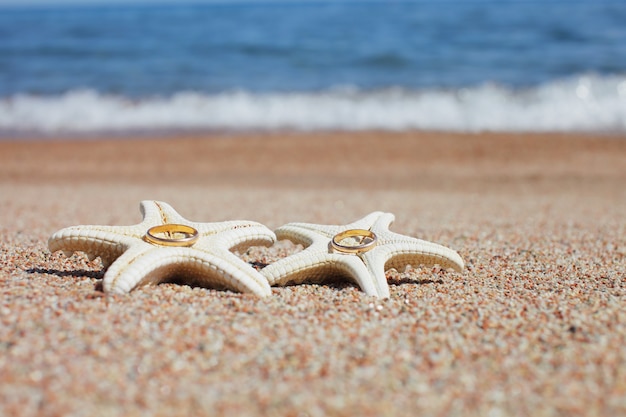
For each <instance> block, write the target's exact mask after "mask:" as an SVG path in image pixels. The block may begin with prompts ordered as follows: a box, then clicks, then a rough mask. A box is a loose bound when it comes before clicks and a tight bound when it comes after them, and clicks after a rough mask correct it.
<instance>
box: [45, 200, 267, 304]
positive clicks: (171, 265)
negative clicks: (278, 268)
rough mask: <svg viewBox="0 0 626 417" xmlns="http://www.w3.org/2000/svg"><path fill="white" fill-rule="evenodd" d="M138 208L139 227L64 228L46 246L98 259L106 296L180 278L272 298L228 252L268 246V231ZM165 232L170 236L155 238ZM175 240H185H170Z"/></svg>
mask: <svg viewBox="0 0 626 417" xmlns="http://www.w3.org/2000/svg"><path fill="white" fill-rule="evenodd" d="M140 209H141V213H142V214H143V221H142V222H141V223H139V224H136V225H133V226H73V227H68V228H65V229H61V230H59V231H58V232H56V233H54V234H53V235H52V236H51V237H50V239H49V240H48V247H49V249H50V251H51V252H56V251H59V250H62V251H64V253H65V255H67V256H70V255H72V253H73V252H74V251H81V252H85V253H86V254H87V255H88V257H89V259H90V260H93V259H95V258H96V257H100V259H101V260H102V263H103V265H104V267H105V268H108V269H107V271H106V273H105V274H104V278H103V281H102V287H103V289H104V291H105V292H111V293H120V294H121V293H128V292H130V291H131V290H132V289H134V288H136V287H139V286H142V285H146V284H158V283H161V282H166V281H168V280H170V279H172V278H179V279H181V280H185V282H190V283H195V284H198V285H202V286H209V287H224V288H229V289H234V290H237V291H240V292H244V293H253V294H256V295H258V296H267V295H270V294H271V289H270V286H269V284H268V282H267V280H266V279H265V278H264V277H263V276H262V275H261V274H259V273H258V272H257V271H256V270H255V269H254V268H253V267H252V266H251V265H249V264H247V263H246V262H244V261H243V260H242V259H240V258H239V257H237V256H236V255H235V254H234V253H233V252H231V250H245V249H247V248H248V247H250V246H257V245H264V246H270V245H271V244H273V243H274V241H275V240H276V237H275V235H274V233H273V232H272V231H271V230H269V229H268V228H267V227H265V226H263V225H262V224H260V223H256V222H250V221H244V220H241V221H226V222H220V223H195V222H191V221H189V220H186V219H185V218H183V217H182V216H181V215H180V214H178V213H177V212H176V211H175V210H174V209H173V208H172V207H171V206H170V205H168V204H167V203H163V202H159V201H149V200H146V201H142V202H141V204H140ZM149 230H150V231H151V233H148V231H149ZM168 231H169V236H170V237H167V238H162V237H160V236H163V235H166V234H167V232H168ZM180 235H183V236H185V237H184V238H172V236H180Z"/></svg>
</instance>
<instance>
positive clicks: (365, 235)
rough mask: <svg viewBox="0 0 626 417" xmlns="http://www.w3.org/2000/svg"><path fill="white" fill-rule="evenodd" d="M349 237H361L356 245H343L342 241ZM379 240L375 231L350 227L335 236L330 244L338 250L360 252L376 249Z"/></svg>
mask: <svg viewBox="0 0 626 417" xmlns="http://www.w3.org/2000/svg"><path fill="white" fill-rule="evenodd" d="M349 237H359V238H361V239H360V240H359V243H358V244H356V245H343V244H342V243H341V242H342V241H343V240H345V239H347V238H349ZM377 241H378V238H377V237H376V234H375V233H374V232H371V231H369V230H364V229H348V230H346V231H343V232H341V233H337V234H336V235H335V236H333V238H332V240H331V241H330V244H331V246H332V247H333V249H335V250H336V251H338V252H343V253H353V254H359V253H363V252H367V251H370V250H372V249H374V246H376V242H377Z"/></svg>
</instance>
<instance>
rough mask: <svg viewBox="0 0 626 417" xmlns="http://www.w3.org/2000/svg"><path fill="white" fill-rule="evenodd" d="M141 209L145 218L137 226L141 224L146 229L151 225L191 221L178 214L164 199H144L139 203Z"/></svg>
mask: <svg viewBox="0 0 626 417" xmlns="http://www.w3.org/2000/svg"><path fill="white" fill-rule="evenodd" d="M139 210H140V211H141V215H142V216H143V220H142V222H141V223H139V224H138V225H137V226H139V225H141V226H143V227H145V226H146V225H148V226H147V227H145V228H146V230H147V229H148V228H149V227H151V226H156V225H159V224H166V223H178V224H188V223H189V221H188V220H186V219H185V218H184V217H183V216H181V215H180V214H178V212H177V211H176V210H174V208H173V207H172V206H170V205H169V204H167V203H164V202H163V201H154V200H143V201H142V202H141V203H139Z"/></svg>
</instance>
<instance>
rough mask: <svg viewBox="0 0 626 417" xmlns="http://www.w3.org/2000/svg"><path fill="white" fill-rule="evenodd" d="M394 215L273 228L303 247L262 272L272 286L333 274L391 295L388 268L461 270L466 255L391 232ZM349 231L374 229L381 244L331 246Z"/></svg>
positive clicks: (368, 291)
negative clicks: (358, 249)
mask: <svg viewBox="0 0 626 417" xmlns="http://www.w3.org/2000/svg"><path fill="white" fill-rule="evenodd" d="M394 219H395V217H394V215H393V214H391V213H383V212H374V213H371V214H369V215H367V216H365V217H364V218H362V219H361V220H358V221H356V222H354V223H351V224H347V225H343V226H333V225H319V224H309V223H289V224H286V225H284V226H282V227H280V228H278V229H277V230H275V233H276V236H277V238H278V239H281V240H282V239H289V240H291V241H293V242H295V243H299V244H302V245H303V246H304V247H305V249H304V250H302V251H301V252H298V253H296V254H294V255H291V256H288V257H286V258H283V259H281V260H279V261H277V262H275V263H273V264H270V265H269V266H267V267H265V268H263V269H262V270H261V274H263V275H264V276H265V277H266V278H267V280H268V281H269V283H270V284H271V285H286V284H292V283H293V284H299V283H302V282H304V281H309V282H321V281H323V280H324V279H326V278H328V277H330V276H339V277H344V278H347V279H350V280H352V281H354V282H356V283H357V284H358V285H359V287H360V288H361V289H362V290H363V291H364V292H365V293H366V294H368V295H372V296H376V297H380V298H388V297H389V285H388V283H387V278H386V277H385V270H386V269H390V268H396V269H399V268H404V267H406V266H407V265H410V264H412V265H417V264H427V265H434V264H439V265H440V266H441V267H443V268H453V269H455V270H456V271H459V272H460V271H462V270H463V267H464V264H463V259H461V257H460V256H459V254H458V253H456V252H455V251H453V250H452V249H449V248H446V247H444V246H441V245H438V244H436V243H432V242H427V241H425V240H421V239H416V238H413V237H410V236H404V235H400V234H397V233H394V232H392V231H390V230H389V226H390V225H391V223H392V222H393V221H394ZM349 229H364V230H369V231H371V232H374V233H375V234H376V236H377V238H378V241H377V245H376V246H375V247H374V248H373V249H371V250H370V251H368V252H364V253H359V254H349V253H340V252H337V251H336V250H335V249H333V248H332V246H331V240H332V238H333V236H335V235H337V234H338V233H341V232H343V231H346V230H349Z"/></svg>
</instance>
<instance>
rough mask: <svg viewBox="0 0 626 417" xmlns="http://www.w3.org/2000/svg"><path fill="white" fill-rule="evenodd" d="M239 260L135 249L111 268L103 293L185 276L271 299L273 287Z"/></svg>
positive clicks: (172, 250)
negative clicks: (232, 260)
mask: <svg viewBox="0 0 626 417" xmlns="http://www.w3.org/2000/svg"><path fill="white" fill-rule="evenodd" d="M233 256H234V255H233ZM237 260H238V261H239V262H231V261H230V260H227V259H221V258H220V257H217V256H215V255H211V254H208V253H205V252H202V251H197V250H193V249H189V248H159V250H155V249H150V248H148V249H146V248H145V247H139V246H135V247H133V248H131V249H130V250H128V251H127V252H126V253H124V254H123V255H122V256H120V257H119V258H118V259H117V260H116V261H115V262H114V263H113V264H112V265H111V267H110V268H109V270H108V271H107V272H106V274H105V275H104V280H103V289H104V291H105V292H111V293H119V294H124V293H128V292H130V291H131V290H133V289H134V288H137V287H139V286H143V285H146V284H158V283H161V282H166V281H167V280H168V279H171V278H175V277H177V276H184V277H185V278H186V279H187V278H193V281H194V282H197V283H198V284H201V285H203V286H209V287H210V286H224V287H226V288H229V289H234V290H237V291H240V292H244V293H253V294H255V295H257V296H260V297H264V296H268V295H270V294H271V290H270V287H269V285H268V284H267V282H266V281H265V280H264V279H263V277H261V276H260V274H259V273H258V272H256V271H255V270H254V268H252V267H250V266H249V265H247V264H245V263H244V262H243V261H241V260H240V259H238V258H237ZM244 267H245V268H244ZM257 275H259V276H258V277H257Z"/></svg>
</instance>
